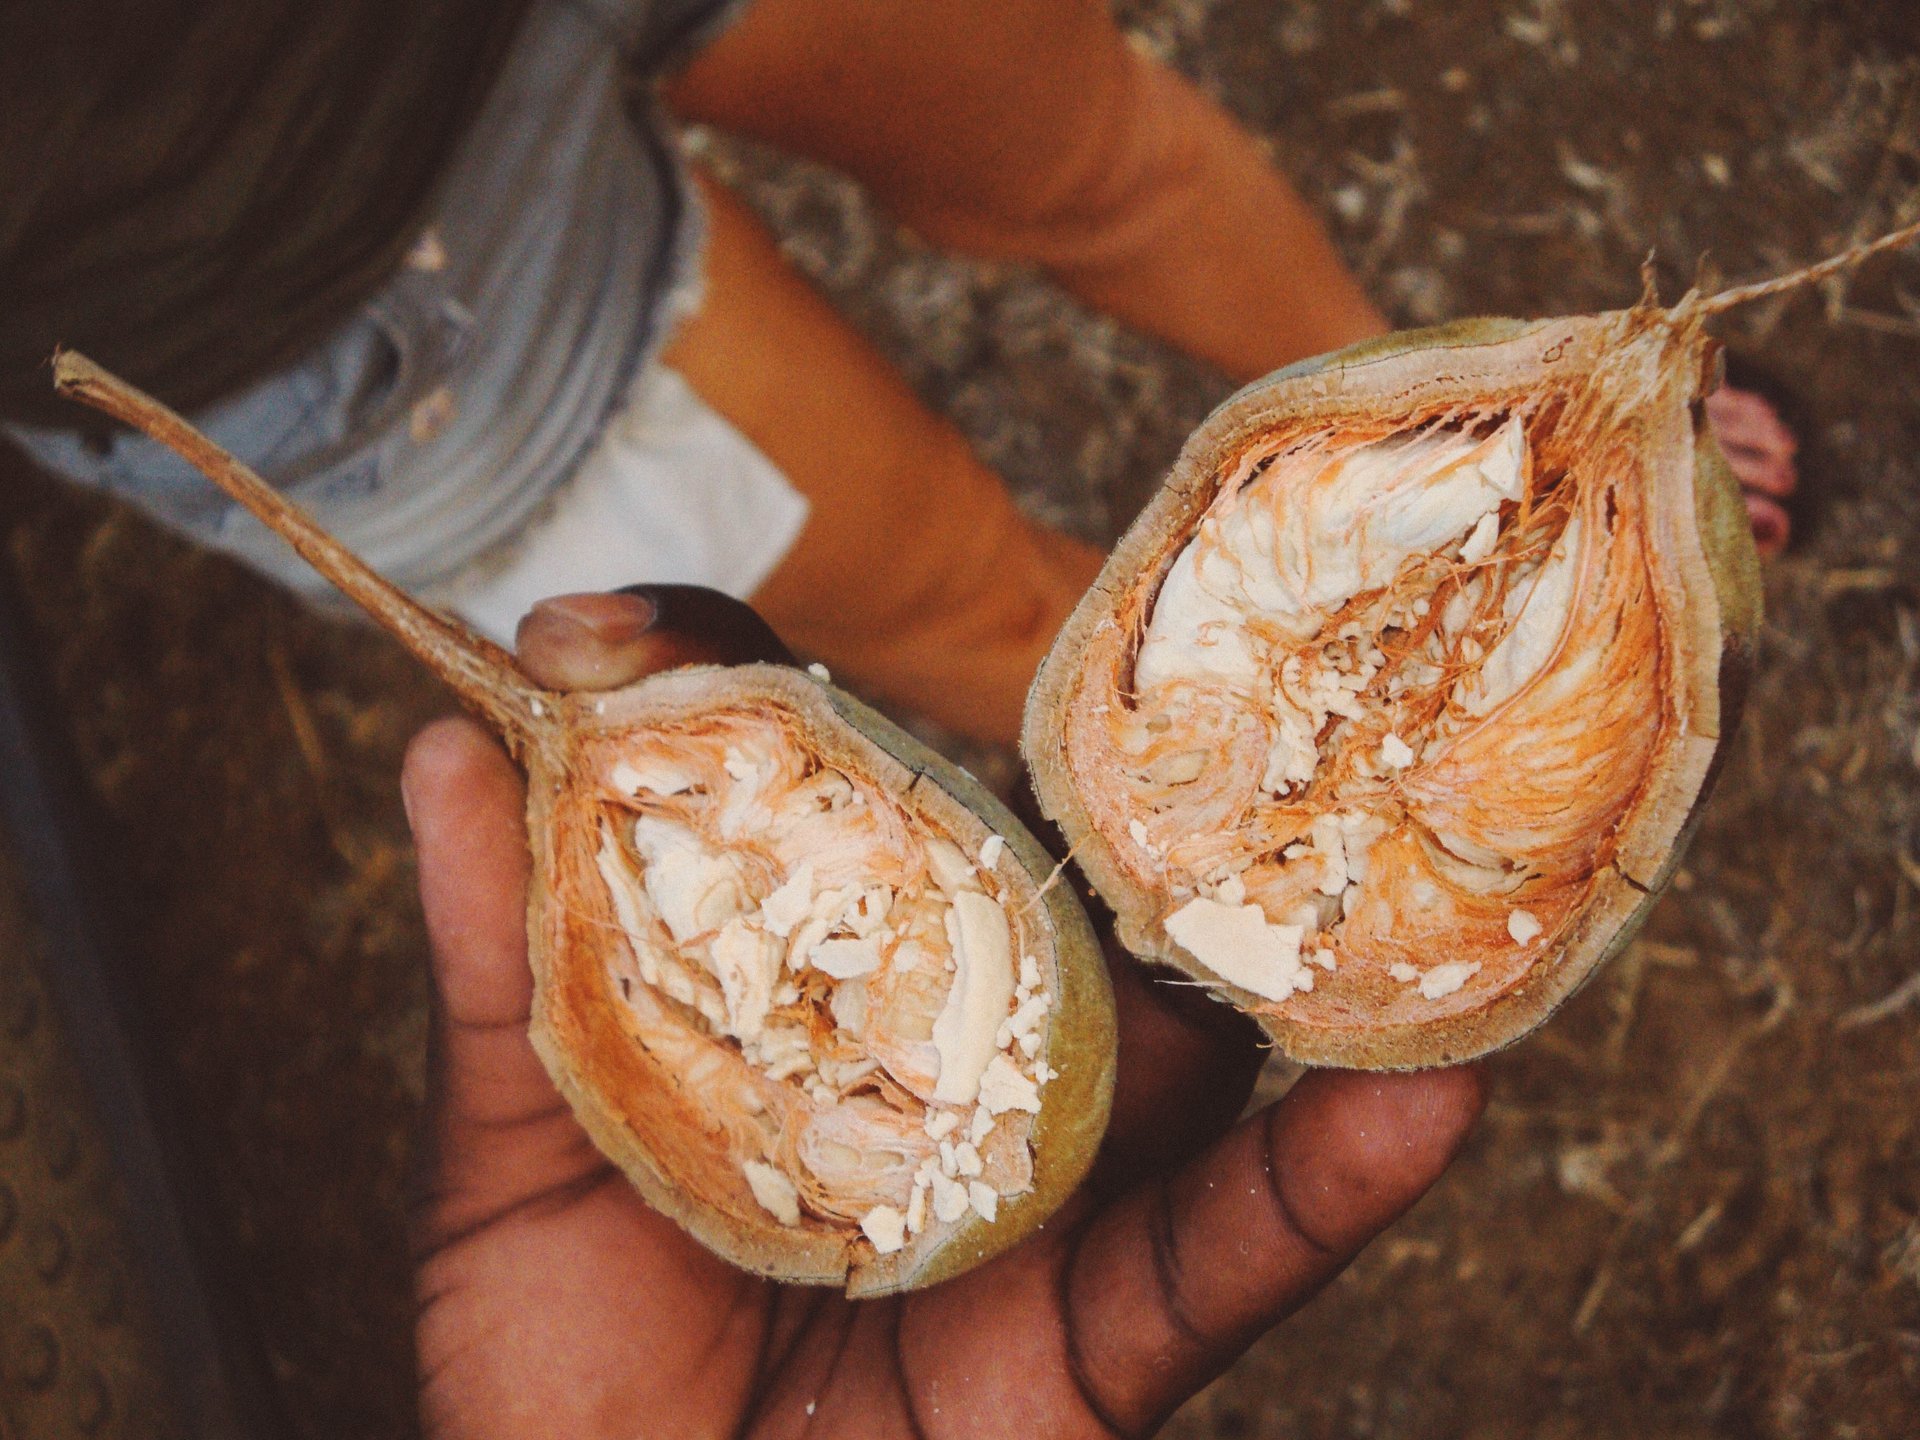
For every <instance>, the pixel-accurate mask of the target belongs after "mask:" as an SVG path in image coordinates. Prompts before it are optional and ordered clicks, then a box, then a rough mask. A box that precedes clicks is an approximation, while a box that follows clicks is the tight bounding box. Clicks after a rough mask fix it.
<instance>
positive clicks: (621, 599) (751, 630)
mask: <svg viewBox="0 0 1920 1440" xmlns="http://www.w3.org/2000/svg"><path fill="white" fill-rule="evenodd" d="M514 645H515V649H516V651H517V652H518V656H519V660H520V666H521V668H522V669H523V670H525V671H526V672H527V675H528V676H529V677H530V678H531V679H532V680H533V681H534V683H535V684H538V685H544V686H546V687H547V688H548V689H551V690H612V689H617V688H618V687H619V686H622V685H630V684H632V683H633V682H634V681H636V680H640V679H643V678H645V677H646V676H648V675H651V674H653V673H654V672H655V671H657V670H667V669H671V668H673V667H674V666H676V665H702V664H704V665H744V664H750V663H752V662H754V661H770V662H773V663H775V664H788V665H790V664H792V663H793V656H792V654H791V653H790V652H789V651H788V650H787V648H786V646H785V645H783V644H782V643H781V641H780V637H779V636H777V635H775V634H774V633H773V630H772V628H771V627H770V626H769V625H768V624H767V622H766V621H764V620H762V619H761V618H760V617H759V616H758V615H756V614H755V613H754V612H753V611H752V609H750V608H749V607H748V606H746V605H745V604H743V603H741V602H740V601H738V600H735V599H733V598H731V597H730V596H727V595H723V594H721V593H720V592H719V591H717V590H708V589H704V588H703V587H701V586H697V585H630V586H628V587H627V588H626V589H624V590H618V591H613V592H609V593H605V594H602V593H590V594H580V595H559V596H555V597H554V598H552V599H550V600H542V601H541V602H540V603H539V604H537V605H535V606H534V607H533V609H532V610H531V611H529V612H528V613H527V615H526V617H525V618H524V619H523V620H521V622H520V627H519V631H518V633H517V634H516V635H515V637H514Z"/></svg>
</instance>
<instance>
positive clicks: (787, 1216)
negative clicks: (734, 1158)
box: [740, 1160, 800, 1225]
mask: <svg viewBox="0 0 1920 1440" xmlns="http://www.w3.org/2000/svg"><path fill="white" fill-rule="evenodd" d="M740 1169H741V1170H742V1172H744V1173H745V1175H746V1177H747V1186H748V1188H749V1189H751V1190H752V1191H753V1198H754V1199H756V1200H758V1201H759V1202H760V1205H761V1208H763V1209H764V1210H765V1211H766V1212H767V1213H768V1214H769V1215H771V1216H773V1218H774V1219H776V1220H778V1221H779V1222H780V1223H781V1224H782V1225H798V1224H799V1223H800V1192H799V1191H798V1190H797V1189H795V1188H794V1184H793V1182H792V1181H791V1180H789V1179H788V1178H787V1177H786V1176H784V1175H782V1174H781V1173H780V1172H779V1171H778V1170H776V1169H774V1168H773V1166H771V1165H769V1164H767V1163H766V1162H765V1161H762V1160H748V1161H745V1162H743V1163H742V1164H741V1166H740Z"/></svg>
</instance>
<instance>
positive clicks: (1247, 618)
mask: <svg viewBox="0 0 1920 1440" xmlns="http://www.w3.org/2000/svg"><path fill="white" fill-rule="evenodd" d="M1708 313H1709V306H1708V303H1707V302H1701V301H1699V300H1698V298H1697V297H1690V298H1689V301H1688V302H1683V304H1682V305H1681V306H1680V307H1678V308H1676V309H1674V310H1665V309H1662V308H1660V307H1659V306H1657V305H1656V304H1654V303H1652V302H1651V301H1648V302H1646V303H1643V304H1642V305H1640V306H1638V307H1636V308H1634V309H1632V310H1628V311H1623V312H1618V313H1613V314H1606V315H1599V316H1592V317H1582V318H1573V319H1556V320H1546V321H1539V322H1530V323H1522V322H1515V321H1504V320H1481V321H1468V322H1463V323H1459V324H1453V325H1447V326H1442V327H1440V328H1437V329H1432V330H1423V331H1415V332H1410V333H1404V334H1399V335H1394V336H1390V337H1387V338H1385V339H1383V340H1379V341H1375V342H1371V343H1368V344H1364V345H1360V346H1357V347H1355V348H1352V349H1349V350H1344V351H1341V352H1339V353H1336V354H1333V355H1329V356H1326V357H1323V358H1321V359H1318V360H1314V361H1310V362H1307V363H1304V364H1301V365H1296V366H1294V367H1292V368H1290V369H1287V370H1282V371H1280V372H1279V373H1277V374H1275V375H1273V376H1271V377H1269V378H1268V379H1266V380H1263V381H1261V382H1259V383H1257V384H1255V385H1252V386H1250V387H1249V388H1247V389H1246V390H1243V391H1242V392H1241V393H1240V394H1238V395H1236V396H1234V397H1233V398H1232V399H1231V400H1229V401H1228V402H1227V403H1226V404H1224V405H1223V406H1221V408H1220V409H1219V410H1217V411H1216V412H1215V413H1214V414H1213V415H1212V416H1211V417H1210V418H1209V419H1208V420H1207V421H1206V422H1205V423H1204V424H1203V425H1202V426H1201V427H1200V429H1199V431H1198V432H1197V433H1196V434H1195V435H1194V436H1193V437H1192V439H1191V440H1190V441H1189V443H1188V444H1187V446H1186V448H1185V450H1184V451H1183V452H1182V454H1181V456H1180V458H1179V460H1178V462H1177V463H1176V465H1175V467H1174V470H1173V474H1172V476H1171V478H1170V480H1169V482H1168V484H1167V486H1166V488H1165V489H1164V491H1163V492H1162V493H1161V494H1160V495H1159V496H1158V497H1157V498H1156V499H1155V500H1154V501H1153V503H1152V504H1151V505H1150V506H1149V507H1148V508H1147V510H1146V511H1145V513H1144V514H1143V515H1142V516H1141V517H1140V519H1139V521H1138V522H1137V523H1136V524H1135V525H1134V526H1133V528H1132V529H1131V530H1130V531H1129V532H1128V534H1127V535H1126V537H1125V538H1124V539H1123V540H1122V542H1121V544H1120V546H1119V548H1118V549H1117V550H1116V551H1115V552H1114V555H1113V557H1112V559H1111V561H1110V562H1109V564H1108V565H1107V567H1106V569H1105V571H1104V572H1103V573H1102V574H1101V576H1100V578H1099V580H1098V581H1097V582H1096V584H1095V586H1094V589H1093V590H1092V591H1091V592H1090V593H1089V594H1088V595H1087V597H1086V598H1085V600H1084V601H1083V602H1082V604H1081V605H1080V607H1079V609H1078V610H1077V611H1076V612H1075V613H1074V615H1073V617H1072V619H1071V620H1070V621H1069V623H1068V625H1067V626H1066V628H1065V630H1064V631H1063V632H1062V634H1061V635H1060V637H1059V639H1058V641H1057V643H1056V644H1055V646H1054V648H1053V651H1052V653H1051V654H1050V655H1049V657H1048V658H1047V660H1046V662H1045V664H1044V666H1043V667H1042V669H1041V672H1040V675H1039V678H1038V680H1037V681H1036V683H1035V685H1034V688H1033V691H1032V694H1031V697H1030V699H1029V702H1028V709H1027V716H1026V727H1025V750H1026V754H1027V758H1028V760H1029V763H1030V764H1031V765H1032V767H1033V773H1034V778H1035V783H1036V785H1037V787H1038V789H1039V793H1040V799H1041V804H1042V808H1043V809H1044V810H1045V811H1046V812H1047V813H1048V814H1049V815H1051V816H1052V817H1054V818H1055V819H1056V820H1058V821H1059V822H1060V824H1061V825H1062V826H1063V827H1064V828H1065V830H1066V833H1067V836H1068V838H1069V839H1070V840H1071V841H1072V842H1073V844H1074V847H1075V853H1076V855H1077V857H1078V859H1079V861H1080V863H1081V864H1082V865H1083V866H1084V867H1085V869H1086V871H1087V873H1088V875H1089V876H1090V877H1091V878H1092V879H1093V881H1094V883H1095V885H1096V886H1097V887H1098V888H1099V890H1100V891H1101V893H1102V894H1103V895H1105V897H1106V898H1107V899H1108V901H1109V902H1111V904H1112V905H1113V907H1114V909H1115V911H1116V913H1117V916H1118V920H1119V927H1120V936H1121V938H1122V940H1123V941H1124V942H1125V943H1126V944H1128V945H1129V946H1130V947H1132V948H1134V949H1135V950H1136V951H1138V952H1139V953H1141V954H1143V955H1146V956H1148V957H1150V958H1152V959H1155V960H1158V961H1162V962H1164V963H1166V964H1168V965H1171V966H1173V967H1175V968H1177V969H1179V970H1181V971H1184V972H1185V973H1186V974H1187V975H1188V976H1190V977H1192V978H1193V979H1194V980H1196V981H1198V982H1200V983H1201V984H1203V985H1206V986H1209V987H1211V988H1212V989H1214V990H1215V991H1216V992H1217V994H1218V995H1219V996H1220V997H1222V998H1224V999H1227V1000H1229V1001H1231V1002H1232V1003H1234V1004H1236V1005H1238V1006H1240V1007H1241V1008H1243V1009H1245V1010H1246V1011H1248V1012H1249V1013H1250V1014H1252V1015H1253V1016H1254V1017H1255V1018H1256V1019H1257V1020H1258V1021H1259V1022H1260V1024H1261V1025H1262V1026H1263V1027H1264V1028H1265V1029H1266V1031H1267V1033H1268V1034H1270V1035H1271V1036H1272V1037H1273V1039H1274V1040H1275V1042H1276V1043H1277V1044H1278V1045H1279V1047H1280V1048H1281V1049H1282V1050H1283V1051H1285V1052H1286V1053H1287V1054H1288V1055H1290V1056H1292V1057H1294V1058H1295V1059H1298V1060H1302V1061H1307V1062H1311V1063H1315V1064H1326V1065H1345V1066H1358V1067H1368V1068H1400V1067H1411V1066H1420V1065H1431V1064H1440V1063H1445V1062H1450V1061H1458V1060H1463V1059H1466V1058H1468V1057H1471V1056H1475V1055H1479V1054H1482V1053H1484V1052H1486V1051H1489V1050H1492V1049H1495V1048H1496V1047H1499V1046H1502V1045H1505V1044H1507V1043H1509V1042H1511V1041H1512V1040H1514V1039H1516V1038H1517V1037H1519V1036H1520V1035H1523V1034H1525V1033H1526V1032H1527V1031H1528V1030H1530V1029H1532V1028H1533V1027H1534V1026H1536V1025H1538V1024H1539V1023H1540V1022H1541V1021H1542V1020H1544V1019H1545V1018H1546V1016H1547V1015H1548V1014H1549V1013H1550V1012H1551V1011H1552V1010H1553V1009H1554V1008H1555V1007H1556V1006H1558V1005H1559V1004H1560V1003H1561V1002H1562V1001H1563V1000H1565V999H1566V998H1567V997H1568V996H1569V995H1571V994H1572V993H1573V992H1574V990H1575V989H1576V988H1577V987H1578V986H1579V985H1580V984H1581V983H1582V982H1583V981H1584V980H1585V979H1586V978H1587V977H1588V976H1589V975H1591V974H1592V973H1593V972H1594V970H1595V968H1596V967H1597V966H1599V965H1600V964H1601V963H1602V962H1603V961H1604V960H1605V959H1606V958H1607V957H1608V956H1610V955H1612V954H1613V953H1615V952H1616V951H1618V950H1619V949H1621V948H1622V947H1623V946H1624V945H1625V943H1626V941H1627V939H1628V938H1629V937H1630V936H1631V934H1632V932H1633V930H1634V928H1635V926H1636V925H1637V923H1638V922H1639V921H1640V919H1641V918H1642V917H1643V916H1644V914H1645V913H1646V911H1647V909H1648V907H1649V906H1650V905H1651V903H1652V901H1653V898H1654V897H1655V896H1657V895H1658V894H1659V893H1660V891H1661V890H1662V889H1663V888H1664V887H1665V885H1666V883H1667V880H1668V878H1669V877H1670V876H1671V874H1672V873H1673V870H1674V868H1675V865H1676V862H1677V860H1678V857H1679V855H1680V852H1681V848H1682V846H1683V844H1684V843H1685V840H1686V838H1687V836H1688V834H1689V832H1690V830H1691V827H1692V826H1693V824H1694V822H1695V820H1696V818H1697V816H1698V813H1699V808H1700V804H1701V801H1702V798H1703V796H1704V795H1705V793H1706V790H1707V787H1708V783H1709V781H1710V779H1711V777H1712V774H1713V772H1714V769H1715V766H1716V764H1717V761H1718V758H1719V756H1720V754H1721V752H1722V750H1723V748H1724V746H1725V745H1726V744H1727V741H1728V737H1729V736H1730V735H1731V733H1732V730H1733V726H1734V724H1735V721H1736V719H1737V716H1738V713H1739V709H1740V703H1741V697H1742V694H1743V692H1744V688H1745V685H1746V681H1747V676H1748V671H1749V667H1750V664H1751V660H1752V655H1753V648H1754V642H1755V638H1756V633H1757V629H1758V625H1759V620H1760V596H1759V582H1758V569H1757V562H1756V560H1755V556H1754V551H1753V544H1752V540H1751V537H1750V535H1749V533H1748V528H1747V524H1746V521H1745V517H1744V511H1743V507H1742V504H1741V501H1740V497H1739V491H1738V487H1737V485H1736V484H1735V482H1734V481H1733V479H1732V477H1731V475H1730V474H1729V472H1728V470H1727V468H1726V465H1725V463H1724V462H1723V460H1722V459H1721V457H1720V454H1719V452H1718V450H1717V448H1716V447H1715V445H1714V443H1713V440H1712V438H1711V436H1710V435H1709V434H1708V432H1707V430H1706V428H1705V422H1704V419H1703V417H1702V413H1701V408H1700V406H1699V404H1698V402H1699V400H1700V399H1701V397H1702V395H1703V394H1704V393H1705V392H1706V391H1707V390H1708V389H1709V388H1710V387H1711V385H1712V383H1713V381H1714V375H1715V372H1716V369H1717V367H1716V365H1715V364H1714V359H1715V356H1716V353H1717V351H1716V347H1715V345H1714V342H1713V341H1712V340H1710V339H1709V338H1708V337H1707V335H1706V333H1705V330H1704V327H1703V322H1704V320H1705V319H1706V317H1707V314H1708Z"/></svg>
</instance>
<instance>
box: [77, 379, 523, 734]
mask: <svg viewBox="0 0 1920 1440" xmlns="http://www.w3.org/2000/svg"><path fill="white" fill-rule="evenodd" d="M53 384H54V388H55V389H56V390H58V391H59V392H60V393H61V394H62V395H66V396H69V397H71V398H73V399H75V400H78V401H80V402H82V403H83V404H87V405H91V406H92V407H93V408H94V409H96V410H100V411H103V412H105V413H106V414H108V415H111V416H113V417H114V418H115V419H116V420H120V421H123V422H124V423H126V424H128V425H130V426H132V427H133V428H134V429H136V430H138V431H140V432H141V433H142V434H143V435H145V436H147V437H148V438H149V439H151V440H154V441H156V442H158V443H159V444H161V445H164V446H166V447H167V448H168V449H169V450H171V451H173V452H174V453H175V454H176V455H178V456H179V457H180V458H181V459H183V460H185V461H186V462H187V463H188V464H190V465H192V466H194V467H195V468H196V469H198V470H199V471H200V472H201V473H202V474H203V475H205V476H206V477H207V478H208V479H209V480H211V481H212V482H213V483H214V484H215V485H218V486H219V487H220V488H221V489H222V490H224V491H226V493H227V494H228V495H230V496H232V497H233V499H234V500H235V501H237V502H238V503H239V504H241V505H243V506H245V507H246V508H247V509H248V510H249V511H251V512H252V513H253V514H254V515H255V516H256V517H257V518H258V519H259V520H260V522H261V523H262V524H264V525H266V526H267V527H268V528H269V529H271V530H273V531H274V532H275V533H277V534H278V535H279V536H280V537H281V538H282V539H283V540H285V541H286V542H287V543H288V544H289V545H291V546H292V547H293V548H294V549H295V550H296V551H298V552H299V553H300V556H301V558H303V559H304V560H305V561H306V562H307V563H308V564H309V565H311V566H313V568H314V569H315V570H318V571H319V572H320V573H321V575H323V576H325V577H326V578H327V579H328V580H331V581H332V582H333V583H334V584H335V585H337V586H339V587H340V589H341V591H342V592H344V593H345V594H346V596H347V598H348V599H350V600H352V601H354V603H356V604H357V605H359V606H360V608H361V609H363V610H365V611H366V612H367V613H368V614H369V615H371V616H372V617H373V618H374V620H375V621H377V622H378V623H379V624H380V625H381V626H382V627H384V628H385V629H386V630H387V631H388V632H389V633H391V634H392V635H393V636H394V638H395V639H397V640H398V641H399V642H400V643H401V644H402V645H404V646H406V647H407V649H409V650H411V651H412V652H413V653H414V654H415V655H417V656H418V657H419V658H420V659H421V660H422V661H423V662H425V664H426V666H427V668H428V669H430V670H432V671H433V673H434V674H436V675H438V676H439V677H440V678H441V679H442V680H444V681H445V682H446V683H447V684H448V685H449V686H450V687H451V688H452V689H453V691H454V692H455V693H456V694H458V695H459V696H460V698H461V699H462V700H464V701H465V702H466V703H467V704H468V705H469V706H471V707H472V708H473V709H474V710H476V711H477V712H479V714H480V715H481V717H482V718H483V719H485V720H487V721H488V722H489V723H490V724H492V725H493V727H494V728H495V729H496V730H498V731H499V732H500V733H501V734H502V736H503V737H504V738H505V739H506V741H507V743H508V747H509V748H510V749H512V750H514V751H515V752H516V753H518V752H519V750H520V748H521V746H522V744H523V743H524V742H525V741H526V740H527V739H528V738H529V737H531V736H532V735H533V734H534V733H535V732H536V731H537V730H539V729H540V728H541V725H542V717H543V716H551V715H552V714H553V713H554V705H553V701H554V699H555V697H554V696H551V695H548V694H547V693H546V692H545V691H543V690H541V689H540V688H539V687H537V686H535V685H534V684H532V683H531V682H530V681H529V680H528V679H527V678H526V676H524V675H523V674H522V673H521V672H520V667H519V666H518V665H517V664H515V663H514V659H513V657H512V656H511V655H509V654H508V653H507V652H506V651H505V650H502V649H501V648H500V647H499V646H498V645H495V644H494V643H493V642H492V641H490V640H487V639H485V638H484V637H482V636H479V635H476V634H474V633H473V632H472V631H471V630H469V629H467V628H466V626H464V625H462V624H460V623H459V622H458V621H456V620H453V619H451V618H449V617H448V616H445V615H442V614H440V613H438V612H437V611H434V610H431V609H429V608H428V607H427V606H425V605H422V604H421V603H420V602H419V601H418V600H415V599H414V598H413V597H412V596H411V595H409V594H407V593H406V592H405V591H404V590H401V589H400V588H399V587H398V586H396V585H394V584H392V583H391V582H390V581H388V580H386V579H384V578H383V577H382V576H381V575H379V574H378V573H377V572H375V571H374V570H373V569H372V568H371V567H370V566H368V565H367V564H366V562H365V561H363V560H361V559H360V558H359V557H358V556H357V555H355V554H354V553H353V552H352V551H350V550H348V549H347V548H346V547H345V546H344V545H342V544H341V543H340V542H339V541H338V540H335V539H334V538H333V537H332V536H331V535H329V534H327V532H326V531H325V530H322V529H321V528H320V526H319V525H317V524H315V523H314V521H313V520H312V519H311V518H310V517H309V516H308V515H307V514H306V513H305V512H304V511H302V510H301V509H300V508H299V507H298V506H296V505H294V504H292V503H291V502H289V501H288V500H287V499H286V497H284V496H283V495H281V494H280V492H279V491H277V490H275V489H274V488H273V487H272V486H271V485H269V484H268V483H267V482H266V481H265V480H262V479H261V478H260V477H259V476H258V475H256V474H255V473H254V472H253V471H252V470H250V469H248V468H247V467H246V466H245V465H243V464H241V463H240V461H238V460H237V459H235V458H234V457H233V456H232V455H230V454H228V453H227V452H226V451H225V450H222V449H221V448H220V447H219V446H218V445H216V444H214V443H213V441H211V440H209V439H208V438H207V437H206V436H205V435H202V434H201V433H200V432H199V431H198V430H196V429H194V428H193V426H192V425H190V424H188V423H187V421H186V420H184V419H182V418H181V417H180V416H179V415H178V414H176V413H175V412H174V411H172V410H170V409H168V408H167V407H166V406H165V405H163V404H161V403H160V402H159V401H158V400H155V399H154V398H153V397H152V396H151V395H147V394H144V393H143V392H141V391H140V390H137V389H135V388H134V387H133V386H132V385H129V384H128V383H127V382H126V381H124V380H122V379H120V378H119V377H118V376H116V375H113V374H111V373H110V372H108V371H107V370H104V369H102V368H101V367H100V366H99V365H97V364H95V363H94V362H93V361H91V360H89V359H87V357H86V356H84V355H81V354H78V353H76V352H74V351H71V350H62V351H58V352H56V353H55V355H54V357H53Z"/></svg>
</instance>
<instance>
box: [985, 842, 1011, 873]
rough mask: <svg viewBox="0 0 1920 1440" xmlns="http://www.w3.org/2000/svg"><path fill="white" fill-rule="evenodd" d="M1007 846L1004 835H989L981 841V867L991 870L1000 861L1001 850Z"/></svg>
mask: <svg viewBox="0 0 1920 1440" xmlns="http://www.w3.org/2000/svg"><path fill="white" fill-rule="evenodd" d="M1006 848H1007V840H1006V837H1005V836H1004V835H989V836H987V838H986V839H984V840H982V841H981V842H980V868H981V869H982V870H991V869H993V868H994V867H995V866H996V865H998V864H999V863H1000V852H1001V851H1002V850H1004V849H1006Z"/></svg>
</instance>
